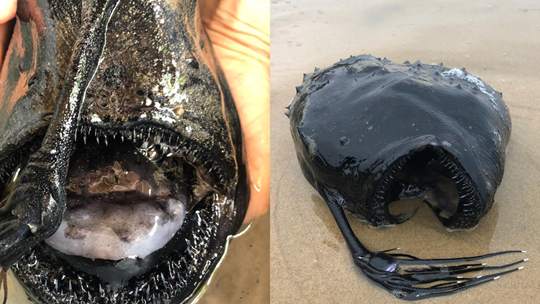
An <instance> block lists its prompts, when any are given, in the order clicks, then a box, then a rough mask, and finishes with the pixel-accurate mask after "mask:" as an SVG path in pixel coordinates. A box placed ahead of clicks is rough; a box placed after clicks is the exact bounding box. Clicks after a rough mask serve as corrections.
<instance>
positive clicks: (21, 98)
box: [0, 0, 249, 303]
mask: <svg viewBox="0 0 540 304" xmlns="http://www.w3.org/2000/svg"><path fill="white" fill-rule="evenodd" d="M19 6H20V10H19V13H18V16H17V18H18V20H17V23H16V26H15V29H14V34H13V39H12V45H11V46H10V49H9V51H8V53H7V55H6V61H5V64H4V66H3V69H2V72H1V74H0V195H1V194H2V193H4V192H9V193H10V194H9V195H8V196H7V197H6V198H5V199H6V201H7V203H4V204H3V205H2V206H0V265H2V267H3V268H5V269H7V268H8V267H10V266H11V269H12V270H13V272H14V274H15V275H16V277H17V278H18V280H19V281H20V282H21V283H22V285H23V286H24V287H25V289H26V290H27V291H28V293H29V296H31V297H32V299H34V300H35V301H37V302H42V303H89V302H97V303H115V302H116V303H124V302H125V303H141V302H147V303H150V302H153V303H160V302H163V303H181V302H184V301H185V300H186V299H189V298H190V297H192V296H193V295H194V294H195V293H196V291H197V290H199V289H200V288H201V287H202V285H203V283H204V282H205V280H206V279H207V278H208V277H209V275H210V274H211V273H212V271H213V269H214V268H215V267H216V265H217V263H218V262H219V260H220V259H221V256H222V254H223V252H224V248H225V245H226V242H227V237H228V236H229V235H231V234H234V233H236V231H237V230H238V229H239V227H240V225H241V224H242V221H243V218H244V215H245V213H246V210H247V205H248V199H249V187H248V182H247V177H246V172H245V165H244V157H243V155H242V136H241V130H240V121H239V119H238V114H237V112H236V108H235V105H234V101H233V99H232V96H231V93H230V90H229V87H228V85H227V82H226V80H225V77H224V75H223V72H222V71H221V68H220V67H219V64H218V62H217V60H216V59H215V57H214V54H213V50H212V47H211V43H210V41H209V40H208V36H207V35H206V33H205V32H204V29H203V28H202V24H201V22H200V18H198V17H197V15H198V14H199V12H198V4H197V1H196V0H180V1H150V0H148V1H147V0H144V1H134V0H120V1H118V0H71V1H52V0H37V1H34V2H33V1H28V2H25V1H22V2H20V3H19ZM88 141H91V143H90V142H88ZM124 142H125V144H126V145H131V147H135V148H136V149H139V151H141V150H140V149H141V147H142V146H143V143H147V144H148V143H149V144H150V145H152V146H155V147H159V150H158V151H157V152H156V151H153V150H152V151H149V150H145V152H144V153H147V154H144V155H145V156H144V157H148V158H149V160H150V161H152V162H153V163H156V164H161V163H162V162H165V160H166V159H167V158H169V157H171V158H175V157H177V158H179V159H180V158H181V159H182V162H183V163H184V164H186V167H189V168H191V169H190V170H191V171H193V172H192V174H190V176H191V177H190V178H192V179H193V180H194V181H196V182H197V184H194V185H187V186H186V187H187V189H189V190H190V191H192V192H193V194H192V196H191V197H192V198H193V197H196V198H197V199H198V200H197V201H196V202H194V203H193V204H192V205H191V206H190V207H189V209H188V213H187V214H186V218H185V220H184V222H183V226H182V228H181V229H180V230H179V231H178V232H177V233H176V234H175V236H174V237H173V239H171V241H169V242H168V243H167V245H165V246H164V247H163V248H162V249H160V250H158V251H155V252H154V253H152V254H150V255H148V256H147V257H146V258H145V259H125V260H121V261H108V260H95V261H92V260H89V259H84V258H82V257H73V256H67V255H65V254H62V253H60V252H58V251H56V250H54V249H52V248H51V247H49V246H47V245H46V244H44V242H42V240H43V239H46V238H48V237H49V236H50V235H52V234H53V233H54V232H55V231H56V228H57V227H58V223H59V222H60V221H61V219H62V216H63V214H64V211H65V206H66V205H65V191H63V189H64V188H65V186H66V178H67V177H66V175H67V171H68V170H67V168H68V165H69V163H70V162H69V161H70V157H71V156H72V155H73V154H72V153H73V151H74V150H75V149H80V148H81V147H82V148H84V147H85V146H86V145H91V144H92V145H97V146H99V148H100V149H101V148H102V149H108V148H107V147H108V145H109V144H123V143H124ZM146 147H147V146H146ZM135 148H134V149H135ZM145 149H146V148H145ZM158 152H159V153H158ZM140 153H142V152H140ZM156 154H157V155H158V156H159V157H156V158H155V159H154V157H155V155H156ZM141 155H142V154H141ZM32 170H34V171H35V172H37V173H38V174H35V175H34V174H32V173H33V172H34V171H32ZM191 171H190V172H191ZM19 173H20V174H19ZM34 176H37V177H34ZM16 177H17V178H18V179H17V180H16V183H15V185H14V186H13V189H14V190H13V192H10V191H11V190H9V189H11V188H9V187H12V186H10V182H11V181H12V180H15V179H16ZM186 182H187V181H186ZM21 189H22V190H21ZM201 189H202V190H201ZM23 190H28V191H23ZM195 190H197V191H199V192H197V191H195ZM203 190H204V191H203ZM12 193H14V194H17V195H18V196H16V198H20V197H23V198H24V199H20V200H19V199H12V197H15V196H14V195H11V194H12ZM0 200H4V197H2V198H0ZM42 215H44V216H42ZM40 218H44V219H45V220H46V221H40ZM125 269H128V271H124V270H125ZM130 271H131V273H129V272H130ZM126 272H128V274H125V273H126ZM124 276H125V277H127V278H129V280H127V281H125V282H122V284H121V286H113V285H114V284H108V283H107V282H105V281H104V280H110V281H122V280H121V279H122V278H124Z"/></svg>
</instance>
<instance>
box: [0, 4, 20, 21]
mask: <svg viewBox="0 0 540 304" xmlns="http://www.w3.org/2000/svg"><path fill="white" fill-rule="evenodd" d="M16 11H17V0H2V1H0V24H3V23H6V22H7V21H9V20H11V19H13V17H15V12H16Z"/></svg>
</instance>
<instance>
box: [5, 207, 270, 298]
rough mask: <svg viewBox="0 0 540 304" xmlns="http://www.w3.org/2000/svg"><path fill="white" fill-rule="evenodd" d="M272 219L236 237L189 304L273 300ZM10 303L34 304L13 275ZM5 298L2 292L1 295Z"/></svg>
mask: <svg viewBox="0 0 540 304" xmlns="http://www.w3.org/2000/svg"><path fill="white" fill-rule="evenodd" d="M269 239H270V216H269V214H268V213H266V214H265V215H264V216H262V217H261V218H259V219H257V220H255V221H254V222H253V224H252V225H251V227H250V228H249V229H248V230H247V231H246V232H245V233H242V234H241V235H239V236H237V237H235V238H234V239H233V240H232V242H231V244H230V246H229V249H228V251H227V255H226V256H225V258H224V260H223V261H222V263H221V265H220V266H219V268H218V269H217V270H216V271H215V272H214V274H213V276H212V278H211V280H210V281H209V282H207V286H206V287H205V290H206V291H205V292H204V293H203V294H202V295H201V296H200V297H199V298H198V299H197V301H195V300H193V301H191V302H190V304H195V303H197V304H220V303H231V304H232V303H249V304H251V303H268V302H269V298H270V274H269V273H270V263H269V255H270V249H269V246H270V241H269ZM8 291H9V294H8V302H7V304H26V303H31V302H29V301H28V300H27V297H26V294H25V292H24V290H23V289H22V287H21V286H20V284H19V283H18V282H17V280H16V279H15V278H14V277H13V274H12V273H11V272H9V273H8ZM0 299H3V291H1V292H0Z"/></svg>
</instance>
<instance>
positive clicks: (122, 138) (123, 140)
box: [122, 133, 124, 142]
mask: <svg viewBox="0 0 540 304" xmlns="http://www.w3.org/2000/svg"><path fill="white" fill-rule="evenodd" d="M122 142H124V133H122Z"/></svg>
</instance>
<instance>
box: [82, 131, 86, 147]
mask: <svg viewBox="0 0 540 304" xmlns="http://www.w3.org/2000/svg"><path fill="white" fill-rule="evenodd" d="M83 140H84V144H85V145H86V134H84V136H83Z"/></svg>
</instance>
